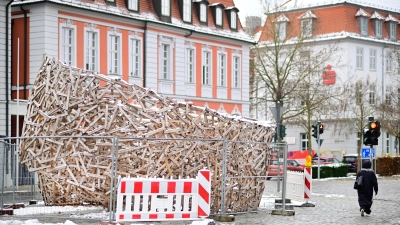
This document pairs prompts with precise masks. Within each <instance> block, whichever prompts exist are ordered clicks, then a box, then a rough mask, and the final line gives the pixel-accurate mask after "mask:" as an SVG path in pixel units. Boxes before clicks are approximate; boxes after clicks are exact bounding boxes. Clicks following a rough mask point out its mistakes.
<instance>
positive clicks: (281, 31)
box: [275, 22, 286, 40]
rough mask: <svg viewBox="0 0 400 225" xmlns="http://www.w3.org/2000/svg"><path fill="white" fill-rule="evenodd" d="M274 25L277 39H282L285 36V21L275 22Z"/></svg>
mask: <svg viewBox="0 0 400 225" xmlns="http://www.w3.org/2000/svg"><path fill="white" fill-rule="evenodd" d="M275 26H276V31H277V32H278V39H279V40H284V39H285V38H286V22H277V23H276V25H275Z"/></svg>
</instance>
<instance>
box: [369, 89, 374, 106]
mask: <svg viewBox="0 0 400 225" xmlns="http://www.w3.org/2000/svg"><path fill="white" fill-rule="evenodd" d="M369 104H370V105H375V85H370V87H369Z"/></svg>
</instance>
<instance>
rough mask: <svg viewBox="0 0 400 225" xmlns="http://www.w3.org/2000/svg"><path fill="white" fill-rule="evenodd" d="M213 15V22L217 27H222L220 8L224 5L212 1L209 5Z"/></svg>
mask: <svg viewBox="0 0 400 225" xmlns="http://www.w3.org/2000/svg"><path fill="white" fill-rule="evenodd" d="M211 7H212V13H213V17H214V24H215V26H216V27H217V28H223V17H222V10H223V9H224V8H225V6H224V5H223V4H221V3H214V4H212V5H211Z"/></svg>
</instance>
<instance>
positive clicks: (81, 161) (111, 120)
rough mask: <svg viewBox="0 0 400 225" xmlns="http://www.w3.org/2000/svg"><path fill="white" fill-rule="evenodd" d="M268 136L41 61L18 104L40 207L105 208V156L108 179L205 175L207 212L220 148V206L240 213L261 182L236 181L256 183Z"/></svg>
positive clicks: (263, 130) (25, 159) (269, 130)
mask: <svg viewBox="0 0 400 225" xmlns="http://www.w3.org/2000/svg"><path fill="white" fill-rule="evenodd" d="M274 130H275V129H274V127H269V126H264V125H261V124H259V123H257V121H252V120H249V119H244V118H242V117H234V116H228V115H223V114H220V113H218V112H216V111H215V110H212V109H209V108H203V107H198V106H194V105H193V104H191V103H190V102H189V103H180V102H177V101H176V100H174V99H171V98H169V97H164V96H161V95H158V94H157V93H155V92H154V91H152V90H150V89H147V88H143V87H140V86H137V85H135V84H128V83H127V82H125V81H123V80H120V79H112V78H110V77H107V76H104V75H101V74H97V73H93V72H89V71H84V70H82V69H79V68H74V67H71V66H68V65H65V64H63V63H61V62H58V61H55V60H54V59H50V58H47V57H45V58H44V59H43V62H42V66H41V69H40V71H39V74H38V76H37V79H36V81H35V83H34V86H33V88H32V92H31V95H30V98H29V102H28V109H27V114H26V116H25V122H24V127H23V134H22V137H24V138H25V139H24V140H23V141H22V142H21V157H22V163H24V164H26V165H27V166H28V168H29V170H30V171H35V172H37V173H38V176H39V187H40V189H41V191H42V194H43V198H44V200H45V203H46V205H71V204H87V203H91V204H101V205H103V206H107V205H108V204H109V194H110V189H111V182H114V180H113V179H117V178H116V177H113V176H112V171H111V169H112V165H113V164H112V163H113V155H112V152H113V148H114V149H116V151H117V152H118V161H117V162H116V164H115V165H116V166H117V175H118V176H123V177H126V176H131V177H136V176H140V177H146V176H149V177H166V178H168V177H174V178H178V177H179V176H180V177H195V176H196V174H197V171H198V170H199V169H203V168H208V169H210V170H211V171H212V181H211V182H212V183H211V184H212V197H211V200H212V202H211V212H212V213H216V212H218V211H219V210H220V203H221V199H222V198H221V187H222V185H223V184H222V172H223V170H222V165H223V164H222V159H223V151H224V149H225V150H226V158H227V160H226V162H227V163H226V176H227V177H235V178H228V179H226V183H225V184H224V185H225V187H226V190H227V191H226V202H225V206H226V208H227V210H228V211H232V212H243V211H249V210H253V209H257V207H258V204H259V202H260V200H261V196H262V193H263V190H264V180H265V178H260V177H257V178H255V177H253V178H246V177H249V176H265V175H266V171H267V165H268V164H267V160H268V158H269V154H270V150H271V146H270V142H271V140H272V137H273V135H274V132H275V131H274ZM38 136H41V137H38ZM44 136H49V137H44ZM60 136H62V137H60ZM88 136H90V137H95V138H90V137H88ZM53 137H54V138H53ZM112 137H118V138H119V139H118V142H115V139H113V138H112ZM223 139H226V140H227V141H226V142H225V144H224V141H222V140H223ZM224 146H225V147H224ZM238 176H239V177H240V178H237V177H238Z"/></svg>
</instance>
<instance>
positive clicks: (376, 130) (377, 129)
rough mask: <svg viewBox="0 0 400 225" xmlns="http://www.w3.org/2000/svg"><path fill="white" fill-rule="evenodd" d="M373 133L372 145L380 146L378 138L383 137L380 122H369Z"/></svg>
mask: <svg viewBox="0 0 400 225" xmlns="http://www.w3.org/2000/svg"><path fill="white" fill-rule="evenodd" d="M369 130H370V132H371V145H378V138H379V136H381V123H380V122H379V121H371V122H369Z"/></svg>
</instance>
